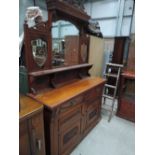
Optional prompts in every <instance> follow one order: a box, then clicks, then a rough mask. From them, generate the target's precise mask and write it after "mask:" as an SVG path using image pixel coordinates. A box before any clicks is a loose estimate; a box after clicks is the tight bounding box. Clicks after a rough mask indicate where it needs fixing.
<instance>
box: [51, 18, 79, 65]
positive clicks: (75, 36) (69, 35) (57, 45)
mask: <svg viewBox="0 0 155 155" xmlns="http://www.w3.org/2000/svg"><path fill="white" fill-rule="evenodd" d="M52 24H53V25H52V31H51V32H52V66H53V67H63V66H70V65H76V64H78V62H79V55H78V54H79V30H78V29H77V28H76V26H75V25H73V24H72V23H70V22H68V21H64V20H59V21H56V22H54V23H52Z"/></svg>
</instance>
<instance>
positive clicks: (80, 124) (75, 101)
mask: <svg viewBox="0 0 155 155" xmlns="http://www.w3.org/2000/svg"><path fill="white" fill-rule="evenodd" d="M102 89H103V85H99V86H96V87H94V88H92V89H90V90H89V91H86V92H84V93H82V94H81V95H78V96H76V97H74V98H72V99H70V100H68V101H67V102H64V103H63V104H62V105H61V106H59V107H57V108H55V109H52V110H50V109H49V108H45V133H46V145H47V150H46V151H47V155H69V154H70V153H71V152H72V151H73V149H74V148H75V146H76V145H77V144H79V142H80V141H81V140H82V139H83V138H84V137H85V136H86V135H87V134H88V132H89V131H90V130H91V129H92V128H93V127H94V126H95V125H96V124H97V122H98V121H99V120H100V114H101V94H102Z"/></svg>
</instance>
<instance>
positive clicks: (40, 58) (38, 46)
mask: <svg viewBox="0 0 155 155" xmlns="http://www.w3.org/2000/svg"><path fill="white" fill-rule="evenodd" d="M31 46H32V55H33V59H34V61H35V63H36V64H37V66H38V67H43V66H44V64H45V62H46V60H47V43H46V42H45V41H44V40H42V39H40V38H39V39H36V40H32V41H31Z"/></svg>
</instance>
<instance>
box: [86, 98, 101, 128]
mask: <svg viewBox="0 0 155 155" xmlns="http://www.w3.org/2000/svg"><path fill="white" fill-rule="evenodd" d="M93 102H94V103H88V107H87V116H86V130H87V129H89V128H91V127H92V126H93V125H94V124H95V123H96V122H97V121H98V119H99V118H100V112H99V110H100V100H96V101H93Z"/></svg>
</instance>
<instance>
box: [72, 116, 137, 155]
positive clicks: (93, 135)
mask: <svg viewBox="0 0 155 155" xmlns="http://www.w3.org/2000/svg"><path fill="white" fill-rule="evenodd" d="M107 120H108V117H107V114H104V115H102V119H101V121H100V122H99V123H98V125H97V126H96V127H95V128H94V129H93V130H92V131H91V132H90V133H89V134H88V135H87V136H86V137H85V139H84V140H83V141H82V142H81V143H80V144H79V145H78V146H77V147H76V148H75V150H74V151H73V152H72V153H71V155H134V154H135V139H134V138H135V124H134V123H132V122H130V121H126V120H124V119H121V118H119V117H116V116H114V117H113V118H112V120H111V121H110V123H108V121H107Z"/></svg>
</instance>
